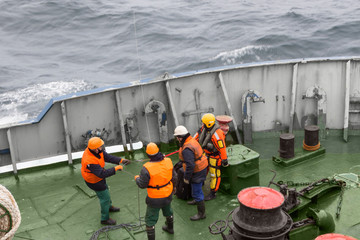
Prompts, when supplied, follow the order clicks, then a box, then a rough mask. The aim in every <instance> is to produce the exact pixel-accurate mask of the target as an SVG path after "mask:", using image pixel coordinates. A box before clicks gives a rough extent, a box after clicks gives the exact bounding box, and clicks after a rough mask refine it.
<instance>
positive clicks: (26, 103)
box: [0, 80, 94, 124]
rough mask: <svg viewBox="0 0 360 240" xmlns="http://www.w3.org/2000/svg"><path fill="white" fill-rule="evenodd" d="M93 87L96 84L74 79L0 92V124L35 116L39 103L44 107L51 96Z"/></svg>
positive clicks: (38, 110) (37, 112)
mask: <svg viewBox="0 0 360 240" xmlns="http://www.w3.org/2000/svg"><path fill="white" fill-rule="evenodd" d="M92 88H94V86H93V85H91V84H89V83H87V82H85V81H84V80H74V81H69V82H66V81H59V82H48V83H39V84H33V85H31V86H28V87H25V88H18V89H15V90H11V91H7V92H3V93H0V105H1V109H0V124H5V123H11V122H13V121H14V120H16V121H22V120H25V119H27V118H28V117H35V116H37V114H39V113H40V110H41V109H39V105H42V107H44V106H45V104H46V103H47V102H48V101H49V100H50V99H51V98H54V97H57V96H62V95H65V94H68V93H70V92H72V93H75V92H80V91H85V90H89V89H92ZM34 105H35V106H34ZM30 110H32V111H30ZM29 112H31V114H29Z"/></svg>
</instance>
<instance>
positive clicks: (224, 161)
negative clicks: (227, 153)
mask: <svg viewBox="0 0 360 240" xmlns="http://www.w3.org/2000/svg"><path fill="white" fill-rule="evenodd" d="M221 165H222V166H223V167H227V166H229V163H228V160H227V159H224V160H222V161H221Z"/></svg>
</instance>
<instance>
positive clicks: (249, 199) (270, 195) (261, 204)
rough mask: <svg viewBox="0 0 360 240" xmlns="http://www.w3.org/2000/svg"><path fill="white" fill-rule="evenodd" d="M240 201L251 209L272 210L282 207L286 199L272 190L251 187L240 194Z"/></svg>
mask: <svg viewBox="0 0 360 240" xmlns="http://www.w3.org/2000/svg"><path fill="white" fill-rule="evenodd" d="M238 200H239V202H240V203H242V204H243V205H245V206H247V207H250V208H256V209H272V208H277V207H280V206H281V205H282V204H283V202H284V200H285V198H284V196H283V195H282V194H281V193H280V192H278V191H276V190H274V189H272V188H268V187H250V188H245V189H243V190H241V191H240V192H239V194H238Z"/></svg>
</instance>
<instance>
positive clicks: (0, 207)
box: [0, 184, 21, 240]
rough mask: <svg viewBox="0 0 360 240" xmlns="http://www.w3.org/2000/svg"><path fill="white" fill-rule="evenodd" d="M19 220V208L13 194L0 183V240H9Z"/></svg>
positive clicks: (17, 226)
mask: <svg viewBox="0 0 360 240" xmlns="http://www.w3.org/2000/svg"><path fill="white" fill-rule="evenodd" d="M20 222H21V214H20V210H19V207H18V205H17V203H16V201H15V199H14V197H13V195H11V193H10V191H9V190H7V189H6V187H4V186H3V185H1V184H0V240H11V239H12V238H13V237H14V235H15V232H16V230H17V229H18V228H19V226H20Z"/></svg>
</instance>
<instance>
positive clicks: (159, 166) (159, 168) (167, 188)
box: [135, 142, 176, 240]
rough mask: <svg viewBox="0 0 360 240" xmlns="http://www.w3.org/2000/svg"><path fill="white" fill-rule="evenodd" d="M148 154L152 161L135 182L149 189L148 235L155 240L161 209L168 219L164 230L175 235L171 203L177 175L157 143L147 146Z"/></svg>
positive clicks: (147, 198) (151, 239) (145, 165)
mask: <svg viewBox="0 0 360 240" xmlns="http://www.w3.org/2000/svg"><path fill="white" fill-rule="evenodd" d="M146 154H147V155H148V156H149V158H150V161H149V162H147V163H145V164H144V165H143V168H142V169H141V172H140V175H136V176H135V182H136V184H137V185H138V186H139V187H140V188H147V193H148V195H147V196H146V204H147V208H146V215H145V224H146V233H147V237H148V240H155V224H156V223H157V221H158V219H159V212H160V209H161V210H162V213H163V215H164V217H166V222H165V226H163V227H162V229H163V230H164V231H166V232H168V233H170V234H174V215H173V210H172V208H171V201H172V195H173V189H174V187H173V186H174V185H175V183H176V175H175V173H174V169H173V164H172V161H171V159H170V158H166V157H164V155H163V154H162V153H161V152H159V148H158V146H157V145H156V144H155V143H152V142H151V143H149V144H148V145H147V147H146Z"/></svg>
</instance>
